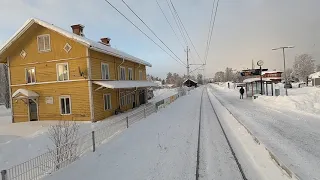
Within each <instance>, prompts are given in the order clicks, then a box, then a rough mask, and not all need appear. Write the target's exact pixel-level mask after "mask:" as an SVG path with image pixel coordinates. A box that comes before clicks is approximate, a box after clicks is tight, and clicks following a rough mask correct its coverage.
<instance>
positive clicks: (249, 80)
mask: <svg viewBox="0 0 320 180" xmlns="http://www.w3.org/2000/svg"><path fill="white" fill-rule="evenodd" d="M271 79H278V78H277V77H272V78H262V81H271ZM255 81H260V78H248V79H245V80H243V82H244V83H251V82H255Z"/></svg>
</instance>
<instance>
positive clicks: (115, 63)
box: [90, 50, 146, 80]
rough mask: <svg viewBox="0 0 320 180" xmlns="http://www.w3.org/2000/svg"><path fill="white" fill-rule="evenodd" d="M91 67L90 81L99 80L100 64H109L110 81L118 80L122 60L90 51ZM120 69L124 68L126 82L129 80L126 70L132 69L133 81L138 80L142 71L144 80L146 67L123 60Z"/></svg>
mask: <svg viewBox="0 0 320 180" xmlns="http://www.w3.org/2000/svg"><path fill="white" fill-rule="evenodd" d="M90 58H91V67H92V79H95V80H98V79H101V63H102V62H104V63H108V64H109V71H110V80H118V77H119V66H120V64H121V63H122V59H120V58H117V57H113V56H110V55H107V54H103V53H100V52H96V51H93V50H90ZM121 66H122V67H125V68H126V80H128V78H129V73H128V68H132V69H133V80H139V79H138V78H139V70H142V74H143V76H142V77H143V80H146V67H145V66H144V65H140V67H139V64H138V63H134V62H131V61H127V60H125V62H124V63H123V64H121Z"/></svg>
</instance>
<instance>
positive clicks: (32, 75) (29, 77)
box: [26, 67, 36, 84]
mask: <svg viewBox="0 0 320 180" xmlns="http://www.w3.org/2000/svg"><path fill="white" fill-rule="evenodd" d="M35 82H36V69H35V68H34V67H33V68H26V83H27V84H29V83H30V84H31V83H35Z"/></svg>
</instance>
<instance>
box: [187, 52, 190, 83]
mask: <svg viewBox="0 0 320 180" xmlns="http://www.w3.org/2000/svg"><path fill="white" fill-rule="evenodd" d="M189 71H190V65H189V47H188V46H187V78H190V77H189V75H190V74H189V73H190V72H189Z"/></svg>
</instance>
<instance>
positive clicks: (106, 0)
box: [105, 0, 186, 66]
mask: <svg viewBox="0 0 320 180" xmlns="http://www.w3.org/2000/svg"><path fill="white" fill-rule="evenodd" d="M105 2H107V3H108V4H109V5H110V6H111V7H112V8H113V9H115V10H116V11H117V12H118V13H119V14H121V15H122V16H123V17H124V18H126V20H127V21H129V22H130V23H131V24H132V25H133V26H134V27H135V28H137V29H138V30H139V31H140V32H141V33H142V34H144V35H145V36H146V37H147V38H148V39H150V40H151V41H152V42H153V43H154V44H155V45H157V46H158V47H159V48H160V49H162V50H163V51H164V52H165V53H167V54H168V55H169V56H171V58H172V59H174V60H175V61H177V62H178V63H181V62H180V61H178V60H177V59H175V58H174V57H173V56H172V55H171V54H169V53H168V52H167V51H166V50H164V49H163V48H162V47H161V46H160V45H159V44H158V43H156V42H155V41H154V40H153V39H151V38H150V36H148V35H147V34H146V33H145V32H143V31H142V30H141V29H140V28H139V27H138V26H137V25H135V24H134V23H133V22H132V21H131V20H130V19H128V18H127V17H126V16H125V15H124V14H123V13H121V12H120V11H119V10H118V9H117V8H116V7H115V6H113V5H112V4H111V3H110V2H109V1H108V0H105ZM182 65H183V66H186V65H185V64H184V63H182Z"/></svg>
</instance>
